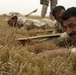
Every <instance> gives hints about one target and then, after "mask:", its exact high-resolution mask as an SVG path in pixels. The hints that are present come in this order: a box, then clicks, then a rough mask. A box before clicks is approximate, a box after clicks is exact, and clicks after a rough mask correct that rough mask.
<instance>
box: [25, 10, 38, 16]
mask: <svg viewBox="0 0 76 75" xmlns="http://www.w3.org/2000/svg"><path fill="white" fill-rule="evenodd" d="M37 10H38V9H35V10H33V11H32V12H30V13H29V14H27V15H25V17H28V16H29V15H30V14H32V13H35V12H36V11H37Z"/></svg>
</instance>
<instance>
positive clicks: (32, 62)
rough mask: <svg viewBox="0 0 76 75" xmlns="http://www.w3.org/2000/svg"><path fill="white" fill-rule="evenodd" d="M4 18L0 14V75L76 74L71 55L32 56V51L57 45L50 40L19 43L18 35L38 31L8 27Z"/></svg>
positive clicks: (26, 34)
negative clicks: (52, 56)
mask: <svg viewBox="0 0 76 75" xmlns="http://www.w3.org/2000/svg"><path fill="white" fill-rule="evenodd" d="M4 18H5V17H4V16H0V75H76V73H75V71H74V69H73V68H74V67H75V66H74V65H75V64H74V61H75V59H74V58H73V57H72V56H71V55H67V56H64V57H61V56H57V57H54V58H48V57H47V56H42V57H39V58H38V57H37V58H34V56H33V54H32V53H38V52H42V51H44V50H51V49H52V50H54V49H58V48H59V47H58V46H56V45H55V44H54V43H52V42H50V41H45V42H40V43H32V44H26V45H25V46H22V45H19V44H18V42H17V41H16V39H17V38H18V37H21V36H35V35H39V33H38V34H37V33H35V31H34V30H32V31H26V30H22V29H18V28H13V27H8V25H7V24H5V23H4V22H3V20H4ZM46 34H47V33H46Z"/></svg>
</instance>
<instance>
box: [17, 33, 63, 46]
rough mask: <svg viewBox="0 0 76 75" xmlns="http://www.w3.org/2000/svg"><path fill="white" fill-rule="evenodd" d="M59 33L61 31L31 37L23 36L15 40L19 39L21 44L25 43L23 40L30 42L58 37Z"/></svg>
mask: <svg viewBox="0 0 76 75" xmlns="http://www.w3.org/2000/svg"><path fill="white" fill-rule="evenodd" d="M61 34H62V33H58V34H50V35H39V36H33V37H24V38H18V39H17V41H20V42H21V43H22V44H23V45H25V42H30V41H31V40H35V39H44V38H53V37H59V36H60V35H61Z"/></svg>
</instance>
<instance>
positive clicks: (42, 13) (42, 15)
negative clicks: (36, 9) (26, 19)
mask: <svg viewBox="0 0 76 75" xmlns="http://www.w3.org/2000/svg"><path fill="white" fill-rule="evenodd" d="M48 6H49V0H44V2H43V6H42V10H41V18H45V15H46V13H47V9H48Z"/></svg>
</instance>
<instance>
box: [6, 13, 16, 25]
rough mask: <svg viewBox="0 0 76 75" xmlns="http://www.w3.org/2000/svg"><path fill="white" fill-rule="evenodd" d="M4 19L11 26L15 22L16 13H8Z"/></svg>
mask: <svg viewBox="0 0 76 75" xmlns="http://www.w3.org/2000/svg"><path fill="white" fill-rule="evenodd" d="M5 21H6V22H7V23H8V24H9V26H13V25H14V24H15V23H16V22H17V15H16V14H14V13H9V14H8V15H7V18H6V19H5Z"/></svg>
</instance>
